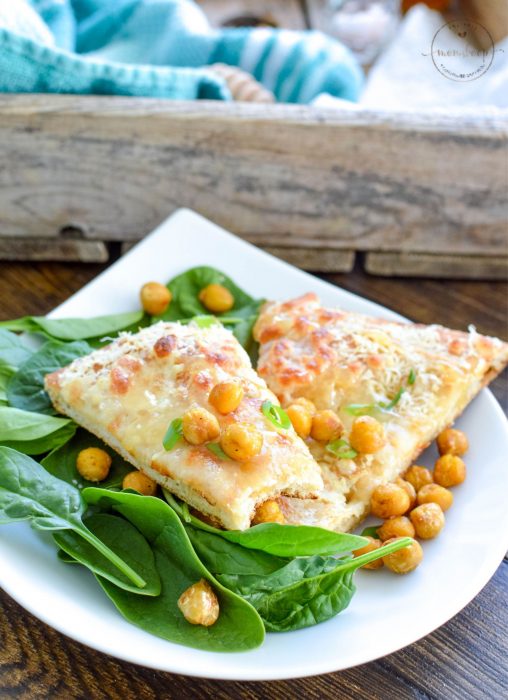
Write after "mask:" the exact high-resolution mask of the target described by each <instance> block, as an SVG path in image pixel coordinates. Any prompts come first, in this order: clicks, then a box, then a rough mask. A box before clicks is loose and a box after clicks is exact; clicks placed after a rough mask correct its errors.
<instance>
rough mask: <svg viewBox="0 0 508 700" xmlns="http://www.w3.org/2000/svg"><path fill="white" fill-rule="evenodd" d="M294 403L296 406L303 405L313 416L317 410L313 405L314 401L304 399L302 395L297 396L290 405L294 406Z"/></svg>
mask: <svg viewBox="0 0 508 700" xmlns="http://www.w3.org/2000/svg"><path fill="white" fill-rule="evenodd" d="M295 404H296V405H297V406H303V407H304V408H306V409H307V411H308V412H309V413H310V415H311V416H313V415H314V414H315V413H316V411H317V408H316V406H315V405H314V403H313V402H312V401H311V400H310V399H305V398H304V397H303V396H299V397H298V398H297V399H295V400H294V401H292V402H291V405H292V406H294V405H295Z"/></svg>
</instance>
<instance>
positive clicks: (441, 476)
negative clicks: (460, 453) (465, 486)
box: [434, 455, 466, 488]
mask: <svg viewBox="0 0 508 700" xmlns="http://www.w3.org/2000/svg"><path fill="white" fill-rule="evenodd" d="M465 478H466V465H465V464H464V462H463V461H462V460H461V458H460V457H457V455H443V456H442V457H439V459H437V460H436V463H435V465H434V481H435V482H436V484H439V485H440V486H444V487H445V488H449V487H450V486H458V485H459V484H461V483H462V482H463V481H464V479H465Z"/></svg>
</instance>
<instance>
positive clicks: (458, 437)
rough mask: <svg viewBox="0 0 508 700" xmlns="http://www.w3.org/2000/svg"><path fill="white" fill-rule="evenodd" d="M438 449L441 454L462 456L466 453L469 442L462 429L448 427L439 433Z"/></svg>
mask: <svg viewBox="0 0 508 700" xmlns="http://www.w3.org/2000/svg"><path fill="white" fill-rule="evenodd" d="M436 442H437V449H438V450H439V454H440V455H456V456H457V457H462V456H463V455H465V454H466V452H467V450H468V447H469V442H468V440H467V437H466V434H465V433H463V432H462V430H455V428H447V429H446V430H443V432H442V433H439V435H438V436H437V439H436Z"/></svg>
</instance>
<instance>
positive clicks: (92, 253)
mask: <svg viewBox="0 0 508 700" xmlns="http://www.w3.org/2000/svg"><path fill="white" fill-rule="evenodd" d="M107 259H108V249H107V247H106V245H105V244H104V243H103V242H102V241H81V240H74V239H65V240H60V239H49V240H45V239H44V238H13V237H10V238H1V237H0V260H39V261H42V260H55V261H57V260H60V261H66V260H68V261H76V262H86V263H90V262H106V261H107Z"/></svg>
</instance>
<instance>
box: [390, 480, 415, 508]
mask: <svg viewBox="0 0 508 700" xmlns="http://www.w3.org/2000/svg"><path fill="white" fill-rule="evenodd" d="M394 483H395V484H397V486H400V487H401V488H403V489H404V491H405V492H406V493H407V495H408V496H409V508H408V510H410V509H411V508H413V506H414V505H416V490H415V487H414V486H413V484H410V483H409V481H406V480H405V479H402V477H400V476H399V477H398V478H397V479H395V481H394Z"/></svg>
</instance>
